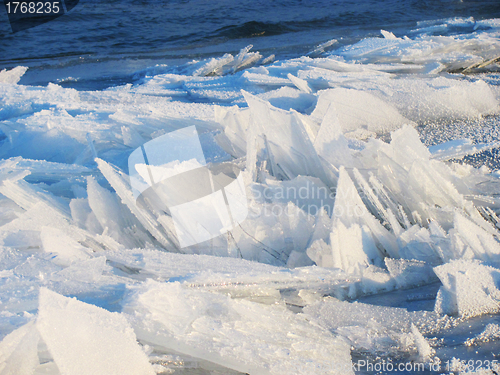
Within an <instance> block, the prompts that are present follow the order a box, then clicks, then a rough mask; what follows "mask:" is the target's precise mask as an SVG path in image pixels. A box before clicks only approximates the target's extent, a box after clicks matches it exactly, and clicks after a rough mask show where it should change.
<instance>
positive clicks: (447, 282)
mask: <svg viewBox="0 0 500 375" xmlns="http://www.w3.org/2000/svg"><path fill="white" fill-rule="evenodd" d="M457 22H458V23H461V22H462V23H466V24H468V23H469V22H475V21H470V20H449V21H448V22H446V23H443V24H441V23H439V22H437V23H434V24H422V25H419V27H418V30H417V29H416V30H414V31H411V32H410V33H408V36H403V37H399V36H396V35H395V34H393V33H391V32H389V31H383V32H382V36H383V37H379V38H368V39H364V40H361V41H360V42H359V43H356V44H354V45H350V46H342V47H339V48H338V49H336V50H334V51H331V52H329V53H328V55H326V54H325V53H324V52H323V51H324V48H326V47H329V46H331V45H334V43H335V41H330V42H328V43H329V44H328V43H327V44H325V45H323V46H318V48H316V49H315V50H314V51H312V53H311V54H310V55H308V56H304V57H301V58H298V59H292V60H285V61H276V62H272V60H273V58H271V57H270V58H266V59H264V60H263V59H262V55H261V54H260V53H259V52H250V49H251V46H248V47H246V48H243V49H241V51H240V52H239V53H238V54H235V55H234V56H233V55H231V54H226V55H224V56H222V57H218V58H212V59H209V60H205V61H195V62H192V63H189V64H187V65H185V66H183V67H176V69H171V70H168V72H165V71H164V70H163V71H162V69H160V67H154V68H151V70H150V71H148V72H145V73H144V72H142V73H141V74H143V73H144V74H143V75H142V77H143V78H138V80H137V81H136V82H135V83H134V84H128V85H123V86H118V87H113V88H109V89H107V90H103V91H76V90H74V89H67V88H63V87H61V86H59V85H55V84H49V85H48V86H47V87H35V86H23V85H20V84H19V81H20V78H21V77H22V75H23V74H24V72H25V71H26V68H24V67H17V68H14V69H12V70H9V71H7V70H5V71H2V72H0V130H1V132H0V157H1V158H2V159H1V160H0V194H1V195H0V213H1V215H0V338H1V339H2V341H1V342H0V374H12V373H15V374H41V373H45V374H72V375H74V374H80V373H81V374H84V373H85V374H87V373H89V372H91V373H95V374H112V373H113V374H114V373H117V374H118V373H120V374H128V373H130V374H152V373H155V372H156V373H161V372H173V371H175V370H176V368H175V365H172V364H168V363H167V362H165V363H164V362H161V361H160V362H155V361H156V359H155V358H159V357H161V356H168V355H182V356H185V357H186V358H188V357H191V358H196V359H199V360H200V361H201V360H203V361H208V362H210V363H212V364H213V365H214V366H219V367H218V368H222V369H223V371H230V370H231V371H238V372H241V373H249V374H266V373H268V374H292V373H293V374H323V373H324V374H327V373H328V374H331V373H334V374H335V373H338V374H349V373H353V370H352V368H351V349H352V351H353V353H356V354H359V353H369V354H370V355H374V356H389V357H390V356H393V357H395V358H400V357H401V356H403V357H405V356H406V357H409V358H411V359H412V360H415V361H421V362H426V363H428V364H429V363H439V358H438V357H439V355H440V354H439V348H438V345H437V344H436V342H437V340H432V339H430V338H429V335H435V334H439V333H442V332H447V331H448V330H451V329H453V328H455V327H457V326H459V325H460V324H461V323H462V322H464V321H467V320H468V319H469V318H472V317H481V316H485V315H486V314H497V313H498V312H499V310H500V276H499V275H500V267H499V264H500V242H499V238H500V232H499V229H500V219H499V216H498V215H499V213H500V211H499V210H500V200H499V198H498V192H499V191H500V179H499V177H500V174H499V173H498V171H490V170H489V169H487V168H486V167H483V168H474V167H472V166H463V165H460V164H458V163H457V162H456V159H460V158H463V157H465V156H467V155H469V156H470V155H476V154H478V153H480V152H483V151H485V150H494V149H498V140H496V141H493V142H490V143H484V144H474V143H473V142H472V141H471V140H468V139H459V140H453V141H451V142H446V143H442V144H437V145H435V146H433V147H427V146H426V145H425V144H424V143H423V142H422V141H421V139H420V137H419V133H418V131H417V128H418V127H419V126H423V125H425V124H429V123H439V122H440V121H443V119H444V120H447V121H466V120H472V119H473V120H475V121H481V120H482V119H483V118H486V117H488V116H489V118H494V119H498V116H499V114H500V113H499V110H500V108H499V102H498V100H499V96H500V91H499V90H498V88H497V87H494V85H493V84H491V83H490V81H488V79H487V77H488V75H487V73H488V72H491V71H495V69H498V63H497V62H495V61H494V58H495V57H496V56H494V51H497V53H498V50H499V47H500V46H499V38H498V37H499V35H500V23H498V20H489V21H488V20H487V21H478V22H475V23H474V25H475V26H474V27H475V29H474V30H475V31H474V32H473V33H469V34H458V35H451V36H450V35H448V34H447V36H439V35H435V34H436V30H442V29H446V28H448V27H449V26H450V25H453V24H456V23H457ZM312 56H319V57H312ZM472 73H483V75H474V76H472V75H469V76H466V75H467V74H472ZM139 76H140V74H138V77H139ZM483 78H484V79H483ZM497 121H498V120H497ZM193 125H196V128H197V129H198V136H199V138H200V144H201V146H202V148H203V153H204V158H205V159H204V160H203V163H200V160H198V159H196V158H195V159H192V158H188V159H183V160H181V158H179V160H174V161H172V162H171V164H169V165H168V167H169V168H170V169H169V168H167V167H161V166H153V167H152V168H149V171H151V170H152V172H153V174H154V176H155V178H158V179H163V178H166V177H169V176H171V175H172V174H174V173H178V172H179V171H186V170H191V169H194V168H196V167H199V166H201V165H205V163H206V164H207V165H209V166H210V167H213V168H214V170H217V172H218V173H219V172H220V173H222V174H224V176H226V177H227V178H229V176H232V174H233V173H234V172H235V171H236V172H238V173H239V176H240V177H241V184H242V185H241V186H242V188H243V189H245V193H246V196H247V198H248V201H247V203H248V216H247V218H246V219H245V220H244V221H242V222H241V223H240V224H238V225H236V226H234V227H233V228H232V229H231V230H230V231H229V232H227V233H226V234H224V235H221V236H217V237H215V238H212V239H210V240H208V241H204V242H202V243H196V244H193V245H192V246H187V247H184V246H182V244H181V242H180V241H179V238H178V237H177V229H178V228H176V226H175V223H174V222H173V220H172V216H171V214H170V213H169V211H168V210H167V208H166V207H165V202H163V201H162V200H161V199H159V198H157V199H156V198H155V197H149V198H148V199H138V196H139V195H140V194H136V192H135V191H133V186H131V177H133V176H132V171H131V170H130V168H129V157H130V155H132V154H133V153H134V152H136V151H134V150H139V151H140V150H141V148H140V147H141V146H142V145H144V144H145V143H147V142H148V141H151V140H153V139H156V138H159V137H161V136H162V135H165V134H167V133H169V132H172V131H174V130H179V129H183V128H187V127H190V126H193ZM139 151H137V155H140V156H141V157H142V152H139ZM160 151H161V148H158V149H157V150H156V152H158V153H159V152H160ZM136 166H137V173H138V174H139V175H141V176H142V177H143V179H144V180H147V179H148V178H149V177H148V176H149V174H148V168H146V164H144V163H143V164H140V163H139V165H137V164H136ZM217 168H218V169H217ZM187 187H188V186H186V187H185V188H186V189H187ZM139 193H140V192H139ZM175 194H178V195H177V196H176V198H178V197H181V198H182V197H183V195H184V194H187V193H185V192H184V188H183V189H179V191H176V192H175ZM169 197H171V195H169ZM155 199H156V200H155ZM438 282H440V283H441V286H440V288H439V291H438V292H437V295H432V296H431V297H430V300H431V301H432V302H433V303H432V306H431V310H432V308H433V310H434V311H427V310H428V309H427V310H426V309H424V308H421V309H417V311H408V310H407V309H406V308H402V307H387V306H375V305H370V304H367V303H362V302H352V300H354V299H357V298H361V297H363V296H367V295H373V294H378V293H382V292H390V291H395V290H396V291H398V290H401V289H406V288H415V287H419V286H429V285H434V284H436V283H438ZM436 289H437V288H436ZM74 297H76V299H75V298H74ZM381 298H383V297H381ZM292 311H294V312H292ZM497 338H498V325H494V324H493V325H489V326H488V328H487V329H485V330H484V332H483V333H482V334H480V335H475V336H474V337H470V339H471V340H469V341H466V345H481V343H485V342H489V341H494V340H496V339H497ZM162 358H163V357H162ZM445 359H450V360H451V358H441V360H445ZM152 363H154V365H153V364H152ZM457 366H458V365H457ZM177 369H178V368H177ZM457 371H461V368H460V367H457Z"/></svg>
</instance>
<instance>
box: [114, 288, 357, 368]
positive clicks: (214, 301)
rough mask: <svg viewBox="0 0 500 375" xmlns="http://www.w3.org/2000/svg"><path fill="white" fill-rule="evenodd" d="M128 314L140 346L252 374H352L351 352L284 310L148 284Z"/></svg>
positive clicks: (129, 306) (133, 300)
mask: <svg viewBox="0 0 500 375" xmlns="http://www.w3.org/2000/svg"><path fill="white" fill-rule="evenodd" d="M123 311H124V312H125V313H128V314H130V315H131V316H130V321H131V323H132V325H133V327H134V329H135V331H136V333H137V335H138V338H139V340H142V341H144V342H147V343H150V344H154V345H156V346H160V347H163V348H166V349H172V350H175V351H177V352H181V353H185V354H189V355H192V356H195V357H198V358H202V359H205V360H208V361H211V362H214V363H218V364H220V365H223V366H225V367H228V368H232V369H234V370H237V371H241V372H245V373H249V374H291V373H293V374H312V373H314V374H351V373H353V372H352V369H351V359H350V352H349V346H348V345H347V344H346V343H345V342H344V341H342V340H339V339H338V338H335V337H334V336H333V335H332V334H330V333H329V332H327V331H325V330H322V329H320V328H318V327H317V326H315V325H312V324H311V323H310V322H309V321H308V320H306V319H305V317H303V316H301V315H295V314H294V313H292V312H290V311H289V310H287V309H286V308H285V307H280V306H265V305H260V304H257V303H253V302H249V301H246V300H233V299H230V298H229V297H227V296H224V295H220V294H213V293H209V292H205V291H197V290H193V289H189V288H185V287H183V286H182V285H180V284H179V283H168V284H166V283H158V282H154V281H152V280H148V281H146V282H145V283H143V284H142V285H141V286H139V287H136V288H134V289H133V290H132V291H131V295H130V296H129V298H128V299H127V301H126V302H125V304H124V308H123Z"/></svg>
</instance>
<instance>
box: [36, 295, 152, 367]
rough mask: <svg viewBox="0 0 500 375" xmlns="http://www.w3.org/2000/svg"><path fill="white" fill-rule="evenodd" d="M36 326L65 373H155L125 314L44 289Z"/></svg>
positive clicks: (55, 360)
mask: <svg viewBox="0 0 500 375" xmlns="http://www.w3.org/2000/svg"><path fill="white" fill-rule="evenodd" d="M36 329H37V330H38V331H39V332H40V336H41V338H42V339H43V341H44V342H45V344H46V345H47V348H48V350H49V352H50V354H51V355H52V357H53V359H54V362H55V363H56V365H57V367H58V368H59V370H60V373H61V375H78V374H82V375H83V374H110V375H111V374H116V375H119V374H120V375H124V374H130V375H132V374H133V375H153V374H154V373H155V372H154V371H153V368H152V367H151V365H150V364H149V362H148V358H147V356H146V354H145V353H144V352H143V351H142V349H141V348H140V346H139V345H138V344H137V341H136V337H135V334H134V331H133V330H132V328H131V327H130V325H129V324H128V322H127V320H126V319H125V317H124V316H122V315H120V314H118V313H111V312H108V311H106V310H104V309H101V308H99V307H96V306H93V305H89V304H86V303H83V302H80V301H78V300H76V299H75V298H67V297H64V296H61V295H59V294H57V293H55V292H52V291H50V290H49V289H45V288H41V289H40V306H39V312H38V317H37V321H36Z"/></svg>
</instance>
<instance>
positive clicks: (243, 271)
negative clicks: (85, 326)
mask: <svg viewBox="0 0 500 375" xmlns="http://www.w3.org/2000/svg"><path fill="white" fill-rule="evenodd" d="M106 258H107V259H108V261H109V262H110V264H111V265H112V266H113V267H115V268H116V269H118V270H121V272H123V273H125V274H126V275H127V277H130V278H132V279H138V280H145V279H146V278H148V277H151V278H153V279H156V280H165V281H170V282H174V281H179V282H182V283H183V284H184V285H186V286H188V287H191V288H196V289H201V290H210V291H217V292H220V293H229V294H231V295H235V296H239V297H250V298H254V297H259V296H264V297H265V298H264V299H266V300H268V301H269V300H270V299H272V303H274V302H276V301H279V300H280V293H281V291H285V290H288V291H296V292H297V291H299V290H303V289H305V290H313V291H316V292H318V293H319V294H321V295H324V294H330V293H332V294H343V292H342V290H343V289H345V288H347V287H348V285H349V283H351V282H357V281H358V279H357V278H355V277H354V278H350V277H348V276H347V275H346V274H345V273H344V272H342V271H341V270H338V269H325V268H320V267H315V266H313V267H299V268H295V269H289V268H285V267H276V266H271V265H266V264H262V263H258V262H251V261H248V260H244V259H239V258H228V257H216V256H210V255H191V254H173V253H167V252H164V251H160V250H141V251H138V250H136V251H134V250H117V251H109V252H107V253H106ZM271 291H272V294H273V296H274V297H272V298H271V296H270V295H269V294H268V292H271Z"/></svg>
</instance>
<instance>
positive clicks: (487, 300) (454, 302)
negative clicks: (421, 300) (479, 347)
mask: <svg viewBox="0 0 500 375" xmlns="http://www.w3.org/2000/svg"><path fill="white" fill-rule="evenodd" d="M434 272H435V273H436V275H437V276H438V277H439V279H440V280H441V282H442V283H443V286H442V287H441V288H440V289H439V292H438V295H437V297H436V304H435V307H434V310H435V311H436V312H437V313H439V314H448V315H452V314H458V315H460V316H461V317H464V318H470V317H474V316H479V315H483V314H494V313H497V312H499V311H500V290H499V289H498V287H497V285H498V283H499V282H500V272H499V269H498V268H495V267H492V266H489V265H487V264H484V263H481V262H480V261H477V260H467V259H459V260H454V261H452V262H450V263H447V264H444V265H442V266H438V267H435V268H434Z"/></svg>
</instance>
